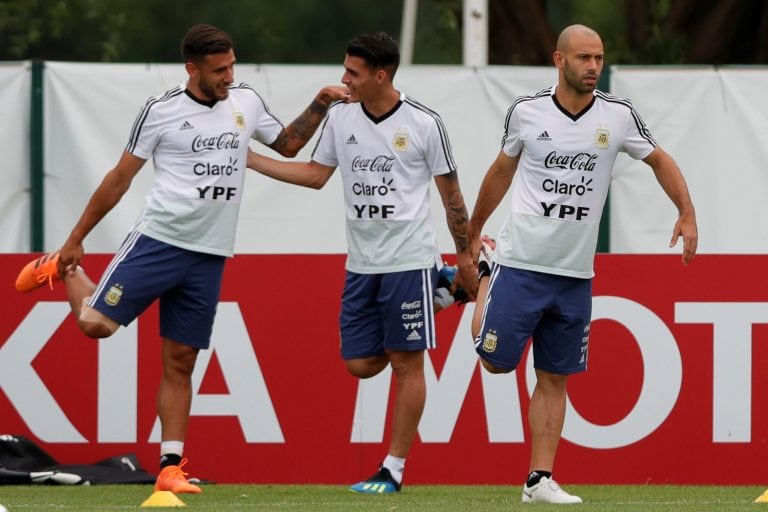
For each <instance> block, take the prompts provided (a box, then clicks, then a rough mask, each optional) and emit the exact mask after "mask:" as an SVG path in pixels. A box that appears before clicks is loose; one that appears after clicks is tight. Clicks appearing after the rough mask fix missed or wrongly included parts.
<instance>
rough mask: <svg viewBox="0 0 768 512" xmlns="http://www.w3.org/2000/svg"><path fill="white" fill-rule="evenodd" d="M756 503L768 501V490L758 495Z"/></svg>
mask: <svg viewBox="0 0 768 512" xmlns="http://www.w3.org/2000/svg"><path fill="white" fill-rule="evenodd" d="M754 503H768V490H766V491H765V492H764V493H763V494H761V495H760V496H758V497H757V499H756V500H755V501H754Z"/></svg>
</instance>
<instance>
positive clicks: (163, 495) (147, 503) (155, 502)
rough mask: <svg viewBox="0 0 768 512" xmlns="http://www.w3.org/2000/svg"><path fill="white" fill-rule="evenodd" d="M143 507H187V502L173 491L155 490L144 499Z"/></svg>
mask: <svg viewBox="0 0 768 512" xmlns="http://www.w3.org/2000/svg"><path fill="white" fill-rule="evenodd" d="M141 506H142V508H143V507H186V506H187V504H186V503H184V502H183V501H181V500H180V499H179V497H178V496H176V495H175V494H173V493H172V492H171V491H155V492H153V493H152V496H150V497H149V498H147V499H146V500H144V503H142V504H141Z"/></svg>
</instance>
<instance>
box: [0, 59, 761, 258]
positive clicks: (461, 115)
mask: <svg viewBox="0 0 768 512" xmlns="http://www.w3.org/2000/svg"><path fill="white" fill-rule="evenodd" d="M342 72H343V69H342V67H341V66H340V65H338V66H337V65H328V66H290V65H262V66H255V65H248V64H238V67H237V69H236V77H235V78H236V81H243V82H247V83H249V84H251V85H252V86H253V87H254V88H255V89H256V90H257V91H259V93H260V94H261V95H262V97H263V98H264V99H265V101H266V102H267V104H268V105H269V107H270V109H271V110H272V112H273V113H275V114H276V115H277V116H278V117H279V118H280V119H281V120H282V121H283V122H284V123H286V124H287V123H289V122H290V121H291V120H292V119H293V118H294V117H295V116H297V115H298V114H299V113H300V112H301V111H302V110H303V109H304V108H305V107H306V105H308V104H309V102H310V101H311V99H312V98H313V96H314V94H315V93H316V92H317V91H318V90H319V89H320V88H321V87H322V86H323V85H326V84H338V83H339V81H340V78H341V74H342ZM29 76H30V65H29V63H26V62H22V63H6V64H0V88H1V90H2V91H3V94H2V95H0V151H1V154H2V155H3V160H4V164H5V172H4V175H5V176H7V177H9V180H7V181H6V183H7V185H8V186H6V187H3V188H2V189H0V208H2V211H3V213H4V215H3V216H2V217H0V230H2V232H3V233H4V234H5V236H4V237H3V238H2V239H0V252H26V251H29V250H30V244H29V230H30V221H29V209H30V195H29V158H28V153H29V137H28V136H27V134H28V133H29ZM44 76H45V80H44V91H45V94H44V98H45V99H44V109H45V122H44V125H45V126H44V129H45V137H44V152H45V153H44V154H45V180H44V181H45V210H44V214H45V217H44V218H45V221H44V230H45V240H44V245H45V247H44V249H45V250H53V249H56V248H57V247H59V245H60V244H61V243H62V242H63V241H64V239H65V238H66V236H67V234H68V233H69V231H70V230H71V228H72V226H73V225H74V223H75V222H76V220H77V218H78V216H79V215H80V212H81V211H82V209H83V207H84V206H85V204H86V202H87V200H88V198H89V196H90V194H91V193H92V192H93V190H94V189H95V188H96V186H97V184H98V183H99V182H100V181H101V178H102V177H103V175H104V173H105V172H106V171H107V170H109V169H110V168H112V167H113V166H114V164H115V163H116V162H117V160H118V158H119V156H120V154H121V152H122V150H123V148H124V146H125V144H126V142H127V139H128V133H129V130H130V128H131V125H132V123H133V121H134V118H135V116H136V114H137V113H138V110H139V108H140V107H141V106H142V105H143V104H144V103H145V101H146V100H147V98H148V97H150V96H154V95H158V94H160V93H162V92H164V91H165V90H167V89H169V88H171V87H173V86H175V85H176V84H179V83H182V82H183V81H184V80H185V72H184V68H183V66H182V65H180V64H162V65H150V64H146V65H144V64H83V63H63V62H47V63H46V64H45V75H44ZM556 78H557V75H556V71H555V69H554V68H548V67H540V68H539V67H506V66H504V67H501V66H498V67H496V66H490V67H484V68H468V67H460V66H409V67H403V68H401V69H400V71H399V72H398V74H397V76H396V79H395V84H396V86H397V87H398V88H399V89H401V90H402V91H404V92H405V93H406V94H408V95H410V96H411V97H413V98H415V99H416V100H418V101H420V102H422V103H424V104H426V105H427V106H428V107H430V108H432V109H433V110H436V111H437V112H438V113H440V115H441V116H442V118H443V120H444V121H445V124H446V126H447V128H448V132H449V135H450V137H451V142H452V145H453V150H454V155H455V157H456V161H457V164H458V166H459V172H460V179H461V184H462V189H463V192H464V196H465V200H466V202H467V206H468V208H469V209H470V211H471V209H472V207H473V206H474V199H475V197H476V195H477V191H478V189H479V187H480V182H481V180H482V178H483V175H484V173H485V171H486V170H487V168H488V165H489V164H490V163H491V161H492V160H493V159H494V158H495V156H496V154H497V153H498V150H499V143H500V140H501V134H502V129H503V120H504V115H505V113H506V110H507V108H508V106H509V105H510V104H511V102H512V101H513V99H514V98H515V97H516V96H518V95H521V94H528V93H532V92H536V91H538V90H541V89H543V88H545V87H547V86H549V85H552V84H553V83H555V81H556ZM766 88H768V70H767V69H764V68H726V69H722V68H720V69H716V68H710V67H706V68H695V67H681V68H672V67H623V66H614V67H612V68H611V80H610V89H611V92H612V93H613V94H615V95H617V96H619V97H624V98H629V99H630V100H632V102H633V103H634V104H635V106H636V107H637V108H638V110H639V112H640V113H641V115H642V116H643V118H644V120H645V121H646V124H647V125H648V127H649V129H650V130H651V133H652V134H653V135H654V137H655V138H656V140H657V141H658V142H659V143H660V145H661V146H662V147H664V148H665V149H666V150H667V151H668V152H670V153H671V154H672V156H673V157H674V158H675V159H676V160H677V162H678V164H679V165H680V167H681V168H682V169H683V172H684V173H685V176H686V178H687V180H688V183H689V187H690V189H691V193H692V196H693V199H694V203H695V204H696V207H697V212H698V219H699V233H700V252H704V253H763V252H768V237H765V236H762V234H763V233H765V232H766V228H767V227H768V217H766V216H765V215H763V212H762V208H763V203H765V199H766V195H767V193H766V191H768V173H766V172H765V171H764V167H765V162H768V145H766V144H764V141H763V139H764V138H765V134H766V133H768V129H767V128H768V126H766V125H768V98H767V97H766V96H765V95H764V94H761V92H762V91H764V90H766ZM313 146H314V140H313V141H310V143H309V144H308V145H307V147H306V148H305V149H304V150H303V151H302V152H301V153H300V154H299V156H298V158H299V159H304V160H306V159H308V158H309V156H310V153H311V148H312V147H313ZM253 147H254V149H257V150H258V147H257V145H256V143H253ZM261 150H263V151H265V152H267V153H272V151H271V150H270V149H268V148H264V147H263V146H262V147H261ZM152 179H153V178H152V165H151V162H148V163H147V165H146V166H145V168H144V169H143V170H142V172H141V173H140V174H139V176H138V177H137V178H136V180H135V182H134V185H133V187H132V189H131V190H130V191H129V192H128V194H127V195H126V196H125V198H124V199H123V201H122V202H121V204H119V205H118V206H117V207H116V208H115V210H114V211H113V212H112V213H111V214H110V215H109V216H107V218H105V219H104V221H103V222H102V223H101V224H100V225H99V226H97V228H96V229H95V230H94V231H93V233H91V235H90V236H89V238H88V239H87V244H86V249H87V250H88V251H89V252H113V251H115V250H116V248H117V247H118V245H119V243H120V242H121V241H122V239H123V237H124V236H125V234H126V232H127V231H128V230H129V229H130V227H131V225H132V223H133V221H134V219H135V218H136V216H137V215H138V213H139V211H140V209H141V206H142V204H143V199H144V195H145V193H146V191H147V190H148V188H149V187H150V186H151V183H152ZM248 181H249V184H248V186H247V189H246V197H245V199H244V202H243V206H242V210H241V222H240V226H239V233H238V242H237V246H236V250H237V252H240V253H331V254H333V253H343V252H345V251H346V241H345V239H344V223H343V208H342V201H343V200H342V191H341V186H340V185H341V184H340V179H339V178H338V177H334V178H332V179H331V181H330V182H329V184H328V185H327V186H326V189H324V190H322V191H320V192H318V191H314V190H308V189H302V188H299V187H293V186H289V185H285V184H282V183H278V182H275V181H272V180H269V179H267V178H264V177H263V176H259V175H257V174H255V173H252V174H251V175H249V177H248ZM329 189H330V190H329ZM506 208H507V205H506V204H502V205H500V206H499V209H498V210H497V212H496V214H495V215H494V216H493V217H492V218H491V220H490V222H489V225H488V226H487V227H486V231H487V232H489V233H495V232H496V231H497V230H498V228H499V227H500V224H501V222H502V221H503V218H504V214H505V213H506ZM433 215H434V218H435V225H436V227H437V229H438V238H439V240H440V249H441V250H442V251H444V252H453V251H454V249H453V246H452V243H451V238H450V235H449V233H448V230H447V227H446V226H445V221H444V220H443V219H444V213H443V210H442V208H441V207H440V206H439V198H438V196H437V194H436V192H434V193H433ZM610 215H611V231H610V235H611V236H610V249H611V252H617V253H667V252H678V251H679V248H674V249H670V248H668V247H667V245H668V241H669V238H670V234H671V230H672V226H673V223H674V220H675V210H674V208H673V206H672V205H671V203H670V201H669V200H668V199H667V198H666V197H665V196H664V193H663V191H662V190H661V188H660V187H659V186H658V185H657V184H656V183H655V180H654V178H653V174H652V172H651V171H650V168H648V167H647V166H645V165H644V164H642V163H639V162H635V161H633V160H632V159H630V158H629V157H626V156H624V155H621V156H620V157H619V160H618V161H617V165H616V169H615V175H614V182H613V185H612V191H611V205H610Z"/></svg>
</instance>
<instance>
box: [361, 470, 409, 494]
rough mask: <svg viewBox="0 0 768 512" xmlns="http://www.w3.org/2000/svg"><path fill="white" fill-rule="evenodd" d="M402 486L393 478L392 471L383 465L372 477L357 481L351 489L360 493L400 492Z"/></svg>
mask: <svg viewBox="0 0 768 512" xmlns="http://www.w3.org/2000/svg"><path fill="white" fill-rule="evenodd" d="M401 487H402V485H400V484H399V483H397V482H395V479H394V478H392V473H390V472H389V470H388V469H387V468H385V467H384V466H382V467H380V468H379V471H377V472H376V474H375V475H373V476H372V477H371V478H369V479H368V480H363V481H362V482H358V483H356V484H355V485H353V486H351V487H350V488H349V490H350V491H352V492H357V493H360V494H390V493H393V492H400V488H401Z"/></svg>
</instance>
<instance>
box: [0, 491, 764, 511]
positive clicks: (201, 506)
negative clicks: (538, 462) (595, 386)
mask: <svg viewBox="0 0 768 512" xmlns="http://www.w3.org/2000/svg"><path fill="white" fill-rule="evenodd" d="M567 489H568V490H569V491H571V492H572V493H575V494H578V495H579V496H581V497H582V498H583V499H584V504H582V505H570V506H565V507H566V508H568V507H576V508H578V509H579V510H581V511H585V512H586V511H592V510H599V511H608V510H621V511H642V512H654V511H674V512H687V511H697V512H700V511H706V512H716V511H731V510H750V511H758V510H761V509H765V510H766V511H768V503H753V502H754V500H755V499H756V498H757V497H758V496H760V495H761V494H762V493H763V491H765V490H766V489H765V488H761V487H754V486H732V487H726V486H713V487H698V486H652V485H649V486H618V485H617V486H613V485H610V486H608V485H602V486H593V485H572V486H567ZM151 493H152V489H151V486H139V485H103V486H93V487H80V486H72V487H55V486H0V503H2V504H3V505H5V507H6V508H7V509H8V510H9V512H33V511H37V510H41V511H44V510H48V511H52V510H56V511H59V510H72V511H78V512H80V511H97V510H98V511H110V510H134V509H136V510H138V509H140V508H141V507H140V506H141V503H142V502H143V501H144V500H145V499H147V498H148V497H149V495H150V494H151ZM180 498H181V499H182V500H183V501H184V502H185V503H186V505H187V506H186V509H187V510H195V511H201V512H202V511H205V512H209V511H210V512H214V511H230V510H231V511H237V510H243V511H257V510H258V511H267V510H269V511H278V512H279V511H283V510H286V511H288V510H290V511H307V512H309V511H323V510H328V511H342V512H343V511H353V510H355V511H357V510H364V511H366V512H368V511H371V512H377V511H382V512H420V511H435V512H437V511H450V510H457V511H471V512H496V511H505V512H506V511H514V510H528V511H530V510H535V511H537V512H544V511H547V510H562V509H563V507H564V505H543V504H534V505H531V504H525V505H524V504H522V503H520V489H519V488H518V487H517V486H515V487H503V486H446V485H434V486H419V485H414V486H409V487H406V488H405V489H404V490H403V492H402V493H400V494H397V495H382V496H367V495H360V494H355V493H352V492H349V491H348V490H346V488H344V487H343V486H329V485H208V486H205V488H204V490H203V493H202V494H199V495H180ZM146 510H163V508H154V507H153V508H146Z"/></svg>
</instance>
